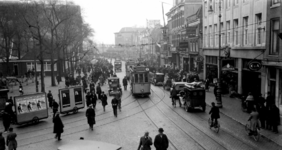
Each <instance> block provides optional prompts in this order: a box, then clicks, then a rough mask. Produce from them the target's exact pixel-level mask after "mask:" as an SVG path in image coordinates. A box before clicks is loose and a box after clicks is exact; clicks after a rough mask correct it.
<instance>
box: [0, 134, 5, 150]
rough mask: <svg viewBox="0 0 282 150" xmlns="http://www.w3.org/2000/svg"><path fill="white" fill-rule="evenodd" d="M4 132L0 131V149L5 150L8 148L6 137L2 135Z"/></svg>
mask: <svg viewBox="0 0 282 150" xmlns="http://www.w3.org/2000/svg"><path fill="white" fill-rule="evenodd" d="M2 134H3V133H2V132H0V150H5V149H6V143H5V138H4V137H3V135H2Z"/></svg>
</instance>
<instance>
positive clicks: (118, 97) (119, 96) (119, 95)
mask: <svg viewBox="0 0 282 150" xmlns="http://www.w3.org/2000/svg"><path fill="white" fill-rule="evenodd" d="M117 100H118V108H119V111H121V93H119V94H118V95H117Z"/></svg>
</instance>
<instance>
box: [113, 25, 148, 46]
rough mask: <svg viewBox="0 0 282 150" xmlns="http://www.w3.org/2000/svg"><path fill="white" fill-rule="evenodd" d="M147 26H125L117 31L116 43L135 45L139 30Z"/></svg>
mask: <svg viewBox="0 0 282 150" xmlns="http://www.w3.org/2000/svg"><path fill="white" fill-rule="evenodd" d="M144 29H145V28H136V27H124V28H122V29H121V30H120V31H119V32H117V33H115V45H117V46H118V45H123V46H133V45H136V44H137V43H138V32H140V31H142V30H144Z"/></svg>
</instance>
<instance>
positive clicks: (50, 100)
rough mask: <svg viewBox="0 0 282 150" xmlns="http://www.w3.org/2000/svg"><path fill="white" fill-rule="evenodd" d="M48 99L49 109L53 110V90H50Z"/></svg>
mask: <svg viewBox="0 0 282 150" xmlns="http://www.w3.org/2000/svg"><path fill="white" fill-rule="evenodd" d="M47 98H48V102H49V107H50V108H52V104H53V95H52V92H51V90H49V93H48V94H47Z"/></svg>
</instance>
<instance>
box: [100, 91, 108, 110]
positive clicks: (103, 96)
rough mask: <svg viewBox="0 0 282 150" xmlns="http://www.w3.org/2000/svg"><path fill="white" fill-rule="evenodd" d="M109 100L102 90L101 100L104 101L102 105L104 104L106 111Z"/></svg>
mask: <svg viewBox="0 0 282 150" xmlns="http://www.w3.org/2000/svg"><path fill="white" fill-rule="evenodd" d="M107 100H108V97H107V95H106V94H105V93H104V92H102V94H101V101H102V106H103V109H104V111H106V105H108V102H107Z"/></svg>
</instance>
